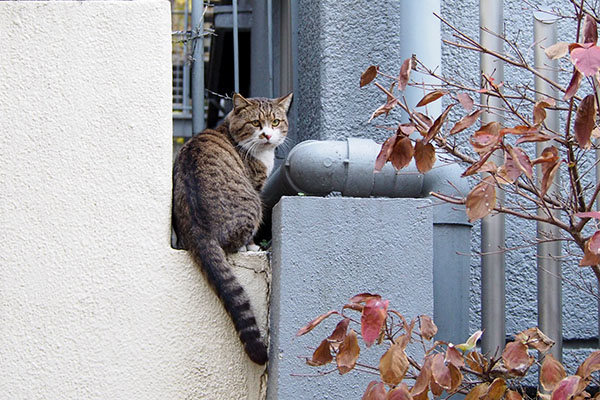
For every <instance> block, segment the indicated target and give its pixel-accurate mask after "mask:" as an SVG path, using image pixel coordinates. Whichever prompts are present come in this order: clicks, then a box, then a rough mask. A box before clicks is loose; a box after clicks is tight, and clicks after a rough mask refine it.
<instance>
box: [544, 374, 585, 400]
mask: <svg viewBox="0 0 600 400" xmlns="http://www.w3.org/2000/svg"><path fill="white" fill-rule="evenodd" d="M580 383H581V378H580V377H579V376H577V375H572V376H567V377H566V378H564V379H563V380H561V381H560V382H559V383H558V385H557V386H556V388H555V389H554V390H553V391H552V396H551V397H550V399H551V400H569V399H570V398H571V397H573V396H574V395H576V394H577V393H578V392H580V389H579V384H580Z"/></svg>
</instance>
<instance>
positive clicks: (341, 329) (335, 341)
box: [327, 318, 350, 350]
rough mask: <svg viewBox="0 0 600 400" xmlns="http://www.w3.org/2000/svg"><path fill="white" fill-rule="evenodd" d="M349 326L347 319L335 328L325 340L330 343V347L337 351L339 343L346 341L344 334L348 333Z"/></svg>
mask: <svg viewBox="0 0 600 400" xmlns="http://www.w3.org/2000/svg"><path fill="white" fill-rule="evenodd" d="M349 324H350V319H349V318H344V319H343V320H341V321H340V322H338V324H337V325H336V326H335V329H334V330H333V332H331V335H329V337H328V338H327V340H328V341H329V342H330V343H331V346H332V347H333V348H334V349H336V350H337V348H338V347H339V345H340V343H342V342H343V341H344V339H346V332H347V331H348V325H349Z"/></svg>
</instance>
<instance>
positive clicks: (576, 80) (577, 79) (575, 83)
mask: <svg viewBox="0 0 600 400" xmlns="http://www.w3.org/2000/svg"><path fill="white" fill-rule="evenodd" d="M582 78H583V75H581V72H579V71H578V70H574V71H573V76H572V77H571V81H570V82H569V86H567V90H566V91H565V95H564V97H563V98H564V99H565V100H569V99H570V98H571V97H573V96H575V93H577V90H578V89H579V84H581V79H582Z"/></svg>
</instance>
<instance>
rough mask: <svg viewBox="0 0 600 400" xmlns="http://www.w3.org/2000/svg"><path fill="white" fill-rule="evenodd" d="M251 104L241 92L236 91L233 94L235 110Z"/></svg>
mask: <svg viewBox="0 0 600 400" xmlns="http://www.w3.org/2000/svg"><path fill="white" fill-rule="evenodd" d="M249 105H250V101H249V100H247V99H245V98H244V96H242V95H241V94H239V93H235V94H234V95H233V109H234V111H238V110H241V109H242V108H244V107H247V106H249Z"/></svg>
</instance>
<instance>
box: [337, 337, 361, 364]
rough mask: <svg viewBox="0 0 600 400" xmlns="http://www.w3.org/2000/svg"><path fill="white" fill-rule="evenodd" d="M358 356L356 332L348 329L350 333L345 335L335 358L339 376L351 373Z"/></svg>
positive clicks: (358, 348)
mask: <svg viewBox="0 0 600 400" xmlns="http://www.w3.org/2000/svg"><path fill="white" fill-rule="evenodd" d="M359 354H360V347H359V346H358V339H357V335H356V332H354V330H353V329H350V332H348V334H347V335H346V338H345V339H344V341H343V342H342V344H341V345H340V349H339V351H338V353H337V356H336V357H335V360H336V362H337V368H338V371H340V374H342V375H343V374H345V373H347V372H350V371H352V369H353V368H354V367H355V366H356V361H357V360H358V356H359Z"/></svg>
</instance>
